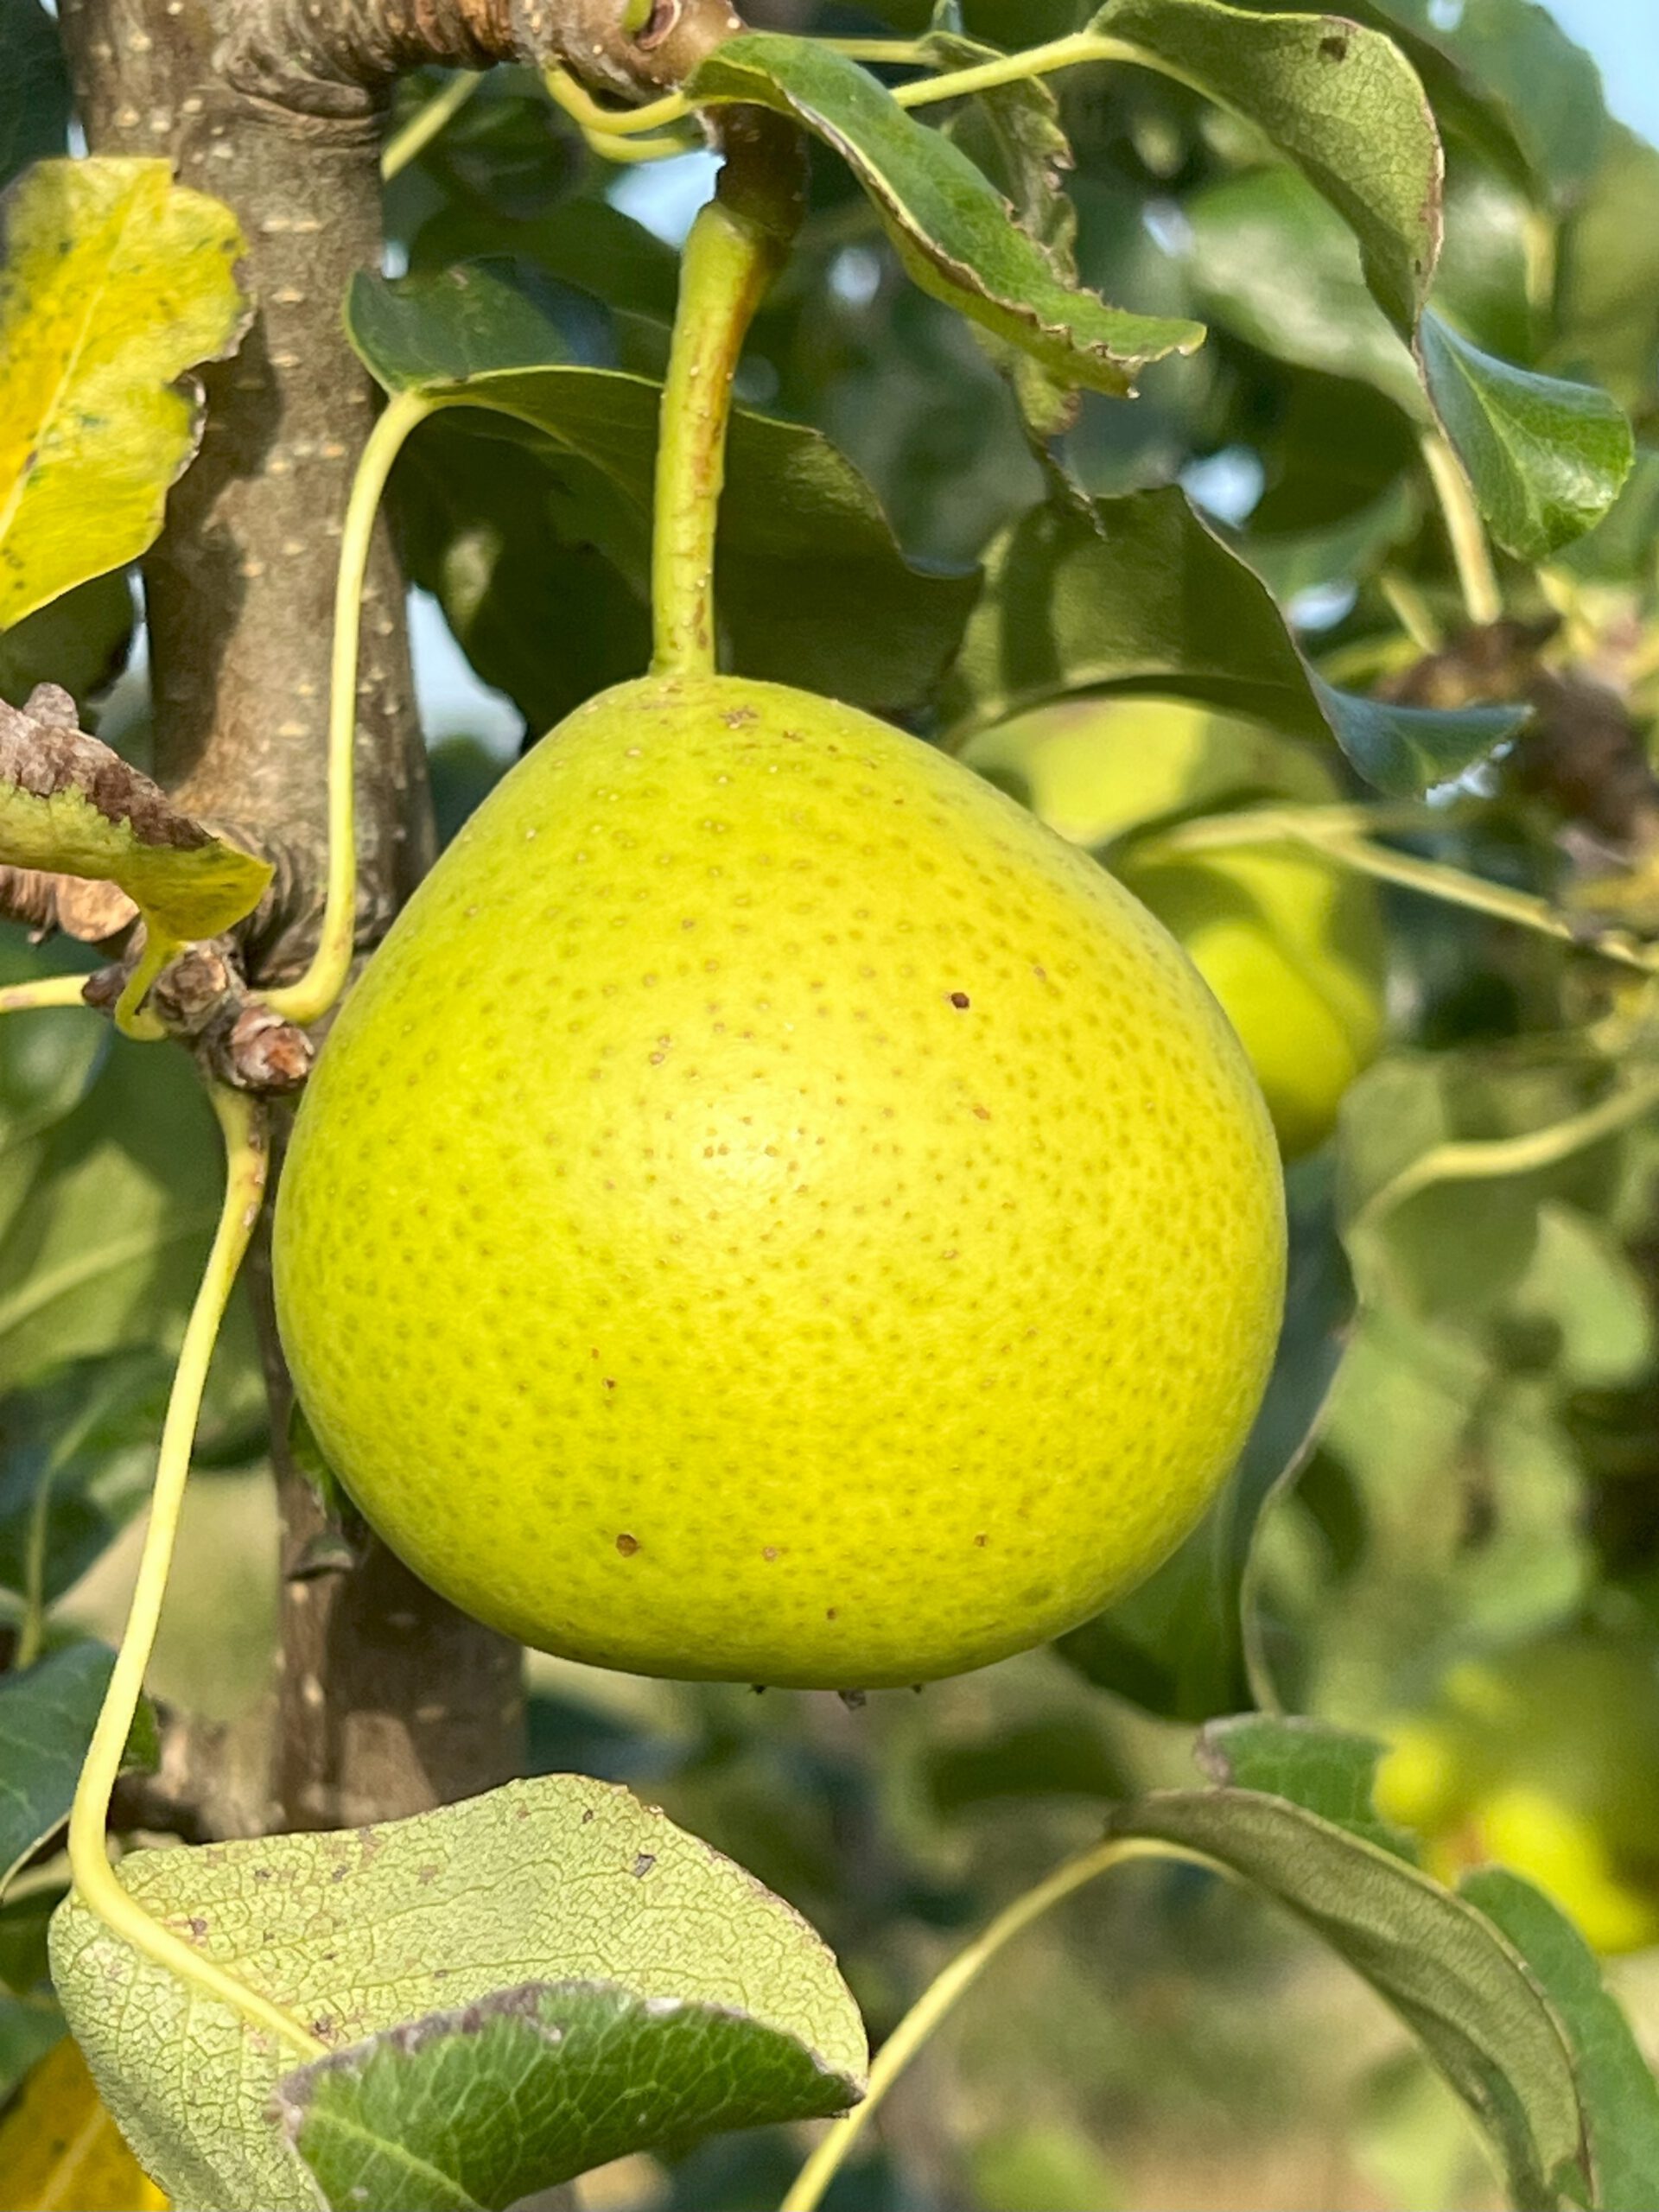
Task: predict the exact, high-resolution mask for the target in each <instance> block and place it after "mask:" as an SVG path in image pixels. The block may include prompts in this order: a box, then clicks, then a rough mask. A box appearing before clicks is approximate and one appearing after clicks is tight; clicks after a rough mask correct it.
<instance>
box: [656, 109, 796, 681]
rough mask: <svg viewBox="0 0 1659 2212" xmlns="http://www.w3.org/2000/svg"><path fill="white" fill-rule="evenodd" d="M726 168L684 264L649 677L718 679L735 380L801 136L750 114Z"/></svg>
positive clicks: (736, 128)
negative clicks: (721, 552) (718, 544)
mask: <svg viewBox="0 0 1659 2212" xmlns="http://www.w3.org/2000/svg"><path fill="white" fill-rule="evenodd" d="M724 128H725V133H726V166H725V168H723V169H722V170H721V178H720V184H719V187H718V188H717V191H716V194H715V198H714V199H713V200H710V201H709V204H708V206H707V207H704V208H703V209H702V213H700V214H699V215H698V217H697V219H696V222H695V223H694V224H693V225H692V226H691V235H690V238H688V239H687V240H686V243H685V252H684V256H683V259H682V262H681V265H680V297H679V308H678V312H677V315H676V316H675V319H674V340H673V345H672V347H671V351H670V354H669V364H668V379H667V382H666V383H665V384H664V387H663V406H662V421H661V429H660V433H659V436H658V448H657V493H656V513H655V530H654V536H653V540H652V575H651V587H652V616H653V629H654V651H653V653H652V673H653V674H655V675H658V676H712V675H713V674H714V673H715V649H716V635H715V527H716V524H717V521H718V518H719V512H720V495H721V489H722V487H723V486H724V483H725V480H726V439H727V432H728V429H729V427H730V423H731V416H732V379H733V378H734V376H735V375H736V373H737V365H738V362H739V360H740V359H741V355H742V352H743V342H744V340H745V339H746V338H747V335H748V332H749V326H750V325H751V323H752V322H753V320H754V315H755V310H756V309H757V308H759V306H760V302H761V301H762V300H763V299H764V298H765V297H766V293H767V291H768V290H769V289H770V288H771V285H772V279H773V277H775V276H776V275H777V273H778V271H779V269H780V268H781V267H782V265H783V262H784V257H785V253H786V252H787V251H788V247H789V243H790V240H791V238H793V236H794V234H795V232H796V230H797V228H798V226H799V223H800V218H801V213H802V206H803V194H802V191H801V184H800V153H799V140H798V137H797V134H796V133H795V132H794V130H792V129H791V127H790V126H789V125H787V124H782V123H781V119H780V118H777V117H774V116H768V115H764V114H762V113H761V112H760V111H758V110H754V109H749V108H739V109H736V110H734V111H733V112H732V114H731V115H730V116H729V117H728V118H727V119H726V121H725V124H724Z"/></svg>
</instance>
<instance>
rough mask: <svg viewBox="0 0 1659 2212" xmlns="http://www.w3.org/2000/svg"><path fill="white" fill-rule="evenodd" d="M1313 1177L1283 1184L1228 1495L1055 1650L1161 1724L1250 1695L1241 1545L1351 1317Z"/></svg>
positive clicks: (1343, 1272)
mask: <svg viewBox="0 0 1659 2212" xmlns="http://www.w3.org/2000/svg"><path fill="white" fill-rule="evenodd" d="M1323 1180H1324V1179H1323V1177H1319V1179H1318V1180H1317V1181H1316V1179H1315V1178H1314V1177H1313V1174H1311V1173H1310V1172H1309V1171H1308V1170H1306V1169H1305V1170H1303V1171H1302V1172H1301V1173H1300V1174H1299V1175H1298V1176H1297V1177H1295V1178H1294V1179H1292V1181H1291V1184H1290V1186H1289V1192H1288V1197H1289V1202H1290V1270H1289V1276H1288V1280H1287V1286H1286V1293H1285V1319H1284V1325H1283V1328H1282V1330H1281V1333H1280V1338H1279V1349H1278V1352H1277V1355H1276V1357H1275V1358H1274V1367H1273V1373H1272V1374H1271V1376H1269V1377H1268V1388H1267V1393H1266V1395H1265V1396H1264V1397H1263V1399H1262V1408H1261V1410H1260V1412H1259V1413H1258V1414H1256V1417H1255V1425H1254V1426H1253V1427H1252V1428H1251V1431H1250V1434H1249V1440H1248V1441H1247V1442H1246V1444H1245V1446H1244V1450H1243V1453H1242V1454H1241V1456H1240V1459H1239V1463H1238V1465H1237V1466H1236V1468H1235V1469H1234V1471H1233V1473H1232V1475H1231V1477H1230V1479H1229V1481H1228V1484H1227V1486H1226V1488H1225V1489H1224V1491H1222V1493H1221V1496H1220V1497H1218V1498H1217V1501H1216V1503H1215V1504H1214V1505H1213V1506H1211V1509H1210V1511H1209V1512H1208V1513H1207V1514H1206V1515H1205V1518H1204V1519H1203V1521H1202V1522H1200V1523H1199V1524H1198V1528H1197V1529H1194V1530H1193V1532H1192V1535H1190V1536H1189V1537H1188V1538H1187V1539H1186V1541H1185V1543H1183V1544H1182V1545H1181V1546H1180V1548H1179V1549H1178V1550H1177V1551H1176V1552H1175V1553H1174V1554H1173V1556H1172V1557H1171V1558H1170V1559H1168V1560H1166V1562H1165V1563H1164V1565H1163V1566H1162V1567H1160V1568H1159V1569H1158V1571H1157V1572H1156V1573H1154V1574H1153V1575H1151V1576H1150V1577H1149V1578H1148V1579H1147V1580H1146V1581H1145V1582H1143V1583H1142V1584H1141V1586H1140V1588H1139V1589H1138V1590H1135V1591H1132V1592H1130V1593H1129V1595H1128V1597H1127V1598H1124V1599H1120V1600H1119V1601H1118V1603H1117V1604H1116V1605H1113V1606H1111V1607H1109V1609H1108V1611H1105V1612H1103V1613H1102V1614H1100V1615H1099V1616H1098V1617H1097V1618H1096V1619H1094V1620H1092V1621H1088V1622H1085V1624H1084V1626H1083V1627H1082V1628H1080V1629H1075V1630H1073V1631H1072V1632H1071V1635H1069V1636H1065V1637H1062V1638H1061V1639H1060V1641H1059V1643H1058V1646H1057V1649H1058V1651H1059V1653H1060V1655H1061V1656H1062V1657H1063V1658H1065V1659H1066V1660H1067V1661H1069V1662H1070V1663H1071V1665H1072V1666H1074V1667H1076V1668H1077V1670H1078V1671H1079V1673H1081V1674H1083V1675H1086V1676H1087V1677H1088V1679H1089V1680H1090V1681H1091V1682H1097V1683H1098V1684H1100V1686H1101V1687H1102V1688H1104V1689H1109V1690H1112V1691H1114V1692H1116V1694H1117V1695H1119V1696H1121V1697H1126V1698H1128V1699H1130V1700H1132V1701H1133V1702H1134V1703H1135V1704H1136V1705H1139V1706H1142V1707H1145V1708H1146V1710H1147V1712H1149V1713H1158V1714H1160V1716H1162V1717H1163V1718H1165V1719H1173V1720H1189V1721H1192V1720H1208V1719H1211V1717H1212V1716H1213V1715H1215V1714H1217V1713H1230V1712H1232V1711H1234V1710H1235V1709H1236V1707H1239V1706H1240V1705H1243V1704H1245V1703H1248V1702H1249V1700H1250V1699H1251V1695H1252V1690H1251V1684H1250V1679H1249V1651H1248V1648H1247V1643H1248V1635H1249V1627H1248V1624H1247V1622H1246V1619H1245V1612H1246V1608H1247V1602H1248V1599H1247V1592H1248V1579H1249V1562H1250V1554H1251V1548H1252V1546H1253V1543H1254V1541H1255V1534H1256V1530H1257V1528H1258V1526H1259V1524H1260V1522H1261V1519H1262V1514H1263V1513H1264V1512H1265V1511H1266V1510H1267V1509H1268V1503H1269V1502H1270V1500H1271V1499H1272V1497H1274V1494H1275V1492H1276V1491H1279V1490H1280V1489H1281V1486H1282V1485H1284V1484H1288V1483H1290V1482H1293V1481H1294V1478H1295V1476H1296V1473H1297V1471H1298V1470H1299V1468H1300V1465H1301V1464H1302V1462H1303V1460H1304V1459H1305V1458H1306V1454H1307V1452H1308V1450H1309V1448H1310V1446H1311V1445H1312V1442H1313V1436H1314V1433H1315V1432H1316V1430H1317V1428H1318V1426H1319V1419H1320V1416H1321V1415H1322V1414H1323V1413H1324V1410H1325V1404H1326V1402H1327V1401H1328V1399H1329V1397H1330V1394H1331V1387H1332V1383H1333V1382H1334V1381H1335V1379H1336V1374H1337V1369H1338V1365H1339V1364H1340V1362H1341V1359H1342V1355H1343V1352H1344V1350H1345V1348H1346V1345H1347V1341H1348V1336H1349V1332H1350V1330H1351V1326H1352V1323H1353V1317H1354V1287H1353V1280H1352V1277H1351V1274H1349V1271H1348V1265H1347V1262H1346V1260H1345V1258H1344V1255H1343V1250H1342V1247H1341V1244H1340V1243H1339V1242H1338V1239H1337V1236H1336V1234H1335V1230H1334V1224H1333V1223H1332V1215H1331V1208H1330V1204H1329V1200H1328V1198H1326V1197H1325V1193H1324V1192H1323V1190H1322V1189H1321V1188H1320V1187H1319V1185H1320V1183H1322V1182H1323Z"/></svg>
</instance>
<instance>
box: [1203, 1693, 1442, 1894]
mask: <svg viewBox="0 0 1659 2212" xmlns="http://www.w3.org/2000/svg"><path fill="white" fill-rule="evenodd" d="M1382 1756H1383V1745H1381V1744H1379V1743H1376V1742H1375V1741H1373V1739H1372V1738H1370V1737H1369V1736H1357V1735H1355V1734H1353V1733H1352V1732H1351V1731H1350V1730H1348V1729H1346V1728H1332V1727H1328V1726H1325V1724H1324V1723H1323V1722H1321V1721H1318V1720H1303V1719H1285V1718H1284V1717H1283V1716H1281V1715H1279V1714H1272V1713H1239V1714H1236V1715H1235V1716H1233V1717H1232V1718H1230V1719H1225V1720H1212V1721H1211V1724H1210V1726H1208V1727H1207V1728H1205V1730H1204V1731H1203V1732H1202V1733H1201V1735H1200V1736H1199V1738H1198V1744H1197V1746H1196V1748H1195V1751H1194V1757H1195V1758H1197V1760H1198V1765H1199V1767H1200V1768H1201V1769H1202V1770H1203V1771H1204V1772H1205V1774H1207V1775H1208V1776H1209V1777H1211V1780H1212V1781H1214V1782H1217V1783H1222V1784H1224V1785H1227V1786H1229V1787H1230V1788H1233V1789H1260V1790H1262V1791H1264V1792H1265V1793H1266V1794H1267V1795H1268V1796H1270V1797H1288V1798H1289V1800H1290V1802H1292V1804H1294V1805H1300V1806H1301V1807H1302V1808H1304V1809H1305V1810H1306V1811H1307V1812H1310V1813H1317V1814H1318V1815H1319V1818H1320V1819H1321V1820H1325V1821H1333V1822H1334V1823H1335V1825H1336V1826H1337V1827H1339V1828H1346V1829H1347V1830H1348V1831H1349V1833H1350V1834H1352V1835H1357V1836H1363V1837H1364V1839H1365V1840H1366V1841H1367V1842H1368V1843H1374V1844H1376V1847H1377V1848H1378V1849H1379V1850H1381V1851H1387V1852H1391V1853H1393V1855H1394V1856H1395V1858H1396V1859H1405V1860H1406V1861H1407V1863H1408V1865H1412V1864H1414V1863H1415V1861H1416V1856H1417V1853H1416V1848H1415V1846H1414V1842H1413V1840H1412V1839H1411V1837H1410V1836H1408V1834H1405V1833H1404V1831H1403V1830H1402V1829H1400V1828H1396V1827H1391V1826H1390V1825H1389V1822H1388V1821H1385V1820H1383V1817H1382V1816H1381V1815H1380V1814H1379V1813H1378V1812H1377V1809H1376V1806H1375V1805H1374V1804H1373V1802H1371V1790H1372V1787H1373V1785H1374V1783H1375V1782H1376V1769H1377V1763H1378V1761H1379V1760H1380V1759H1381V1758H1382Z"/></svg>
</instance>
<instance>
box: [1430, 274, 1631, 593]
mask: <svg viewBox="0 0 1659 2212" xmlns="http://www.w3.org/2000/svg"><path fill="white" fill-rule="evenodd" d="M1417 343H1418V349H1419V352H1420V353H1421V359H1422V363H1423V373H1424V375H1425V376H1426V378H1427V381H1428V389H1429V392H1430V395H1431V397H1433V401H1434V405H1435V409H1436V411H1437V412H1438V413H1439V415H1440V420H1441V422H1442V423H1444V424H1445V426H1446V435H1447V436H1448V437H1449V438H1450V439H1451V441H1452V444H1453V445H1454V446H1455V447H1456V448H1457V449H1458V453H1459V457H1460V458H1461V460H1462V461H1463V464H1464V467H1465V468H1466V469H1467V470H1468V472H1469V478H1470V481H1471V484H1472V485H1473V486H1474V489H1475V496H1476V498H1477V499H1478V500H1479V502H1480V508H1481V512H1482V513H1483V514H1484V516H1485V518H1486V519H1487V522H1488V523H1489V524H1490V525H1491V531H1492V535H1493V536H1494V537H1496V538H1497V541H1498V543H1500V544H1502V545H1505V546H1507V547H1508V548H1509V550H1510V552H1512V553H1518V554H1520V555H1521V556H1522V558H1523V559H1526V560H1529V561H1540V560H1542V559H1543V558H1544V557H1545V556H1546V555H1548V554H1550V553H1554V552H1555V551H1557V550H1559V549H1560V547H1561V546H1563V545H1567V544H1570V543H1572V541H1573V539H1574V538H1575V537H1582V536H1583V535H1584V533H1585V531H1587V530H1589V529H1591V528H1592V527H1593V526H1594V524H1597V523H1598V522H1599V521H1600V519H1601V518H1602V517H1603V516H1604V515H1605V513H1606V512H1607V511H1608V509H1609V508H1610V507H1611V505H1612V504H1613V501H1614V500H1615V499H1617V498H1618V490H1619V486H1621V485H1622V484H1623V483H1624V479H1625V478H1626V477H1627V476H1628V475H1629V474H1630V464H1631V462H1632V461H1633V459H1634V457H1635V443H1634V441H1633V439H1632V437H1631V435H1630V423H1628V422H1627V421H1626V419H1625V417H1624V414H1623V413H1622V412H1621V411H1620V410H1619V409H1618V406H1617V405H1615V404H1614V402H1613V401H1612V400H1611V399H1610V398H1609V397H1608V396H1607V394H1606V393H1605V391H1599V390H1598V389H1597V388H1596V386H1595V385H1586V384H1566V383H1563V382H1562V381H1561V380H1560V378H1556V377H1542V376H1537V375H1535V374H1534V373H1533V372H1532V371H1531V370H1529V369H1517V368H1513V367H1511V366H1510V364H1509V363H1508V362H1507V361H1500V360H1498V359H1496V358H1495V356H1494V355H1492V354H1491V353H1482V352H1481V351H1480V349H1479V347H1478V346H1471V344H1470V343H1469V341H1468V340H1467V339H1466V338H1460V337H1459V335H1458V334H1457V332H1456V331H1454V330H1452V328H1451V327H1449V326H1448V325H1447V324H1446V323H1444V322H1442V321H1440V317H1439V316H1438V315H1425V316H1424V318H1423V322H1422V327H1421V331H1420V332H1419V334H1418V340H1417Z"/></svg>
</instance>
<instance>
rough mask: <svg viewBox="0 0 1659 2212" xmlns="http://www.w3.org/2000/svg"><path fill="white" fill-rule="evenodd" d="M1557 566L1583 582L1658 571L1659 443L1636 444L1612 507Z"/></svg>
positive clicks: (1627, 580)
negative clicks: (1569, 571)
mask: <svg viewBox="0 0 1659 2212" xmlns="http://www.w3.org/2000/svg"><path fill="white" fill-rule="evenodd" d="M1560 565H1561V566H1562V567H1563V568H1565V569H1570V570H1571V571H1572V573H1573V575H1575V576H1580V577H1582V578H1583V579H1584V580H1585V582H1587V583H1597V584H1636V585H1638V586H1641V585H1647V584H1649V583H1650V582H1652V581H1653V578H1654V576H1655V575H1656V573H1659V448H1656V447H1654V446H1638V447H1637V449H1636V460H1635V464H1634V466H1633V467H1632V468H1631V470H1630V474H1629V475H1628V476H1627V477H1626V478H1625V480H1624V490H1623V491H1622V492H1621V493H1619V495H1618V499H1615V500H1614V502H1613V504H1612V507H1611V511H1610V512H1608V513H1607V514H1606V515H1605V517H1604V518H1602V520H1601V521H1600V522H1599V523H1598V524H1596V527H1595V528H1594V529H1593V530H1592V531H1590V533H1589V535H1588V536H1587V537H1581V538H1580V539H1579V541H1578V542H1577V543H1576V544H1573V545H1569V546H1568V547H1567V550H1566V551H1565V552H1564V553H1563V554H1561V556H1560Z"/></svg>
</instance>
